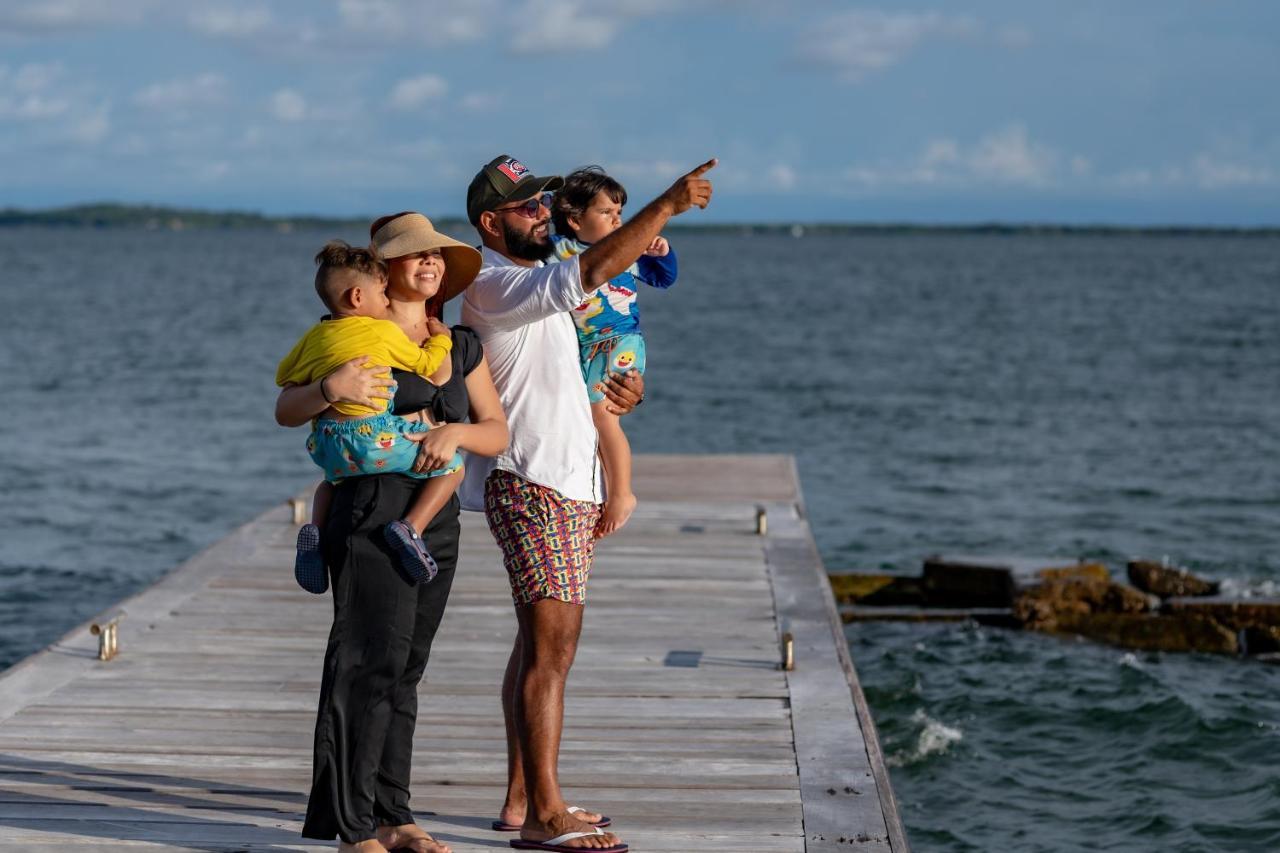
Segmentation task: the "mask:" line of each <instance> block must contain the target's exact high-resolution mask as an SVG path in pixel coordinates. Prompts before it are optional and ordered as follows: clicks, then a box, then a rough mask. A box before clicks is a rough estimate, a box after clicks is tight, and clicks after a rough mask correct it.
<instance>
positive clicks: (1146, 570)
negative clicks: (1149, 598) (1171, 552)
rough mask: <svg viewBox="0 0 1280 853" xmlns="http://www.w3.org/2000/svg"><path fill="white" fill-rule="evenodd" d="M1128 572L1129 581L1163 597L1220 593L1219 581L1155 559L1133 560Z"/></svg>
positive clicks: (1141, 588) (1139, 587) (1145, 590)
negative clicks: (1198, 575)
mask: <svg viewBox="0 0 1280 853" xmlns="http://www.w3.org/2000/svg"><path fill="white" fill-rule="evenodd" d="M1128 574H1129V583H1131V584H1133V585H1134V586H1136V587H1137V588H1138V589H1140V590H1142V591H1143V592H1149V593H1151V594H1152V595H1158V596H1160V597H1161V598H1181V597H1186V596H1201V595H1217V594H1218V584H1217V582H1215V581H1207V580H1204V579H1203V578H1200V577H1196V576H1195V575H1193V574H1192V573H1191V572H1189V571H1187V570H1186V569H1181V568H1177V567H1172V566H1166V565H1164V564H1163V563H1157V562H1155V561H1154V560H1131V561H1130V562H1129V565H1128Z"/></svg>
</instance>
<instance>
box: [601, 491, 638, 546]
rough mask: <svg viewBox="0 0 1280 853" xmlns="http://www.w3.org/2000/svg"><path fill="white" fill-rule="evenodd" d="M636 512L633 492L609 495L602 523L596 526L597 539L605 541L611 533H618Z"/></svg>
mask: <svg viewBox="0 0 1280 853" xmlns="http://www.w3.org/2000/svg"><path fill="white" fill-rule="evenodd" d="M635 511H636V496H635V495H634V494H632V493H631V492H625V493H623V494H618V495H609V497H608V499H607V500H606V501H605V502H604V511H603V512H601V513H600V521H599V523H598V524H596V538H597V539H603V538H604V537H606V536H608V535H610V534H611V533H617V532H618V531H619V530H621V529H622V526H623V525H624V524H626V523H627V520H628V519H630V518H631V513H633V512H635Z"/></svg>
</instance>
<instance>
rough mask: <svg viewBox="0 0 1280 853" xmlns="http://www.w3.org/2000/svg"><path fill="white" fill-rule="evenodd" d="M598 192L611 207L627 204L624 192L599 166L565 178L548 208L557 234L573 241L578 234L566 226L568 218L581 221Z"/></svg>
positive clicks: (575, 172) (582, 169) (581, 170)
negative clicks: (572, 238)
mask: <svg viewBox="0 0 1280 853" xmlns="http://www.w3.org/2000/svg"><path fill="white" fill-rule="evenodd" d="M599 192H603V193H604V194H605V195H607V196H608V197H609V198H611V199H612V200H613V202H614V204H626V203H627V191H626V189H625V188H624V187H623V186H622V184H620V183H618V182H617V181H615V180H614V179H613V178H611V177H609V176H608V175H606V174H605V172H604V169H602V168H600V167H599V166H583V167H582V168H581V169H575V170H574V171H573V172H572V173H571V174H570V175H569V176H568V177H566V178H565V179H564V186H563V187H561V188H560V189H558V190H556V200H555V204H553V205H551V221H552V222H554V223H555V226H556V233H557V234H560V235H563V236H565V237H574V238H576V237H577V236H578V234H577V232H575V231H574V230H573V226H572V225H570V224H569V217H570V216H574V217H580V216H582V215H583V214H584V213H586V212H587V206H588V205H590V204H591V200H592V199H594V198H595V197H596V193H599Z"/></svg>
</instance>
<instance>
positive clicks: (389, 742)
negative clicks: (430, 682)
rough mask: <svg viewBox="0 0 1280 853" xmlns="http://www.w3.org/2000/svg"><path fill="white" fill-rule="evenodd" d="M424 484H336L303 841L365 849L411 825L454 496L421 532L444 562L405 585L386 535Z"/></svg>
mask: <svg viewBox="0 0 1280 853" xmlns="http://www.w3.org/2000/svg"><path fill="white" fill-rule="evenodd" d="M420 482H421V481H419V480H415V479H413V478H411V477H406V476H404V475H400V474H382V475H377V476H371V477H356V478H352V479H350V480H347V481H345V482H343V483H342V484H340V485H339V487H338V489H337V491H336V493H335V495H334V500H333V504H332V510H331V511H330V513H329V518H328V520H327V522H326V524H325V528H324V533H323V536H322V542H323V547H324V552H325V561H326V562H327V563H328V565H329V576H330V581H331V588H332V590H333V628H332V629H331V630H330V632H329V646H328V650H327V651H326V652H325V657H324V677H323V681H322V683H321V686H320V708H319V713H318V714H317V717H316V737H315V760H314V765H313V770H312V781H311V796H310V799H309V800H308V801H307V818H306V823H305V824H304V825H303V827H302V834H303V836H304V837H306V838H322V839H332V838H334V837H335V836H337V837H339V838H341V839H342V840H343V841H348V842H353V843H354V842H359V841H365V840H367V839H370V838H373V837H374V832H375V830H376V828H377V827H378V826H395V825H399V824H404V823H411V822H412V821H413V815H412V813H411V812H410V811H409V772H410V764H411V759H412V752H413V729H414V724H415V723H416V722H417V716H418V682H419V681H420V680H421V679H422V673H423V671H424V670H425V669H426V666H427V658H428V656H429V654H430V652H431V641H432V639H433V638H434V637H435V633H436V629H437V628H438V627H440V619H441V617H442V616H443V615H444V607H445V604H446V603H447V602H448V600H449V588H450V587H451V586H452V585H453V575H454V570H455V569H456V568H457V564H458V533H459V526H458V499H457V498H456V497H455V498H454V499H453V500H452V501H451V502H450V503H449V505H448V506H446V507H445V508H444V509H443V510H441V511H440V513H439V515H437V516H436V517H435V519H434V520H433V521H432V522H431V524H430V526H428V528H427V530H426V540H427V547H428V549H429V550H430V551H431V555H432V556H433V557H434V558H435V560H436V563H437V564H438V565H439V567H440V573H439V574H438V575H436V577H435V580H433V581H431V582H430V583H427V584H419V585H417V586H409V585H408V584H407V583H406V582H405V581H404V580H403V579H402V578H401V576H400V574H399V572H397V571H396V569H395V566H394V564H393V560H394V559H395V558H394V557H393V556H392V553H391V550H390V548H388V547H387V545H386V543H385V542H384V541H383V537H382V528H383V527H384V526H386V524H387V522H388V521H392V520H394V519H397V518H402V517H403V516H404V512H405V510H406V509H407V508H408V506H409V503H410V501H411V500H412V498H413V494H414V491H415V490H416V488H417V486H418V485H419V484H420Z"/></svg>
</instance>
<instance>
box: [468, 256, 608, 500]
mask: <svg viewBox="0 0 1280 853" xmlns="http://www.w3.org/2000/svg"><path fill="white" fill-rule="evenodd" d="M481 258H482V264H481V267H480V273H479V275H477V276H476V280H475V281H474V282H472V284H471V286H470V287H469V288H467V290H466V295H465V296H464V297H463V300H462V322H463V324H465V325H468V326H470V327H471V328H473V329H475V330H476V332H477V333H478V334H479V335H480V340H481V341H482V342H483V343H484V353H485V358H486V359H488V362H489V370H490V371H491V372H492V373H493V384H494V385H495V386H496V387H497V389H498V399H499V400H500V401H501V402H502V408H503V410H504V411H505V412H506V414H507V424H508V426H509V427H510V430H511V441H510V444H509V445H508V446H507V449H506V450H505V451H503V452H502V453H500V454H499V455H498V456H496V457H492V458H490V457H485V456H475V455H472V454H467V459H466V466H467V469H466V477H465V479H464V480H463V483H462V486H461V488H460V489H459V490H458V495H459V499H460V500H461V502H462V506H463V508H464V509H469V510H483V509H484V481H485V478H486V477H488V476H489V473H490V472H491V471H493V470H494V469H495V468H498V469H501V470H503V471H510V472H511V473H513V474H515V475H517V476H519V477H521V478H523V479H525V480H528V481H529V482H532V483H537V484H538V485H541V486H546V487H548V488H551V489H554V490H556V491H557V492H559V493H560V494H562V495H564V496H565V497H566V498H570V499H571V500H579V501H592V502H594V503H599V502H600V501H601V500H602V499H603V494H602V490H601V484H600V466H599V462H598V460H597V457H596V445H597V436H596V428H595V424H594V423H593V422H592V420H591V404H590V402H589V401H588V399H587V386H586V384H585V383H584V382H583V379H582V367H581V365H580V362H579V356H578V332H577V329H576V327H575V326H574V325H573V319H572V318H571V317H570V316H569V312H570V311H572V310H573V309H574V308H576V307H577V306H578V305H580V304H582V301H583V300H584V299H586V298H587V293H586V291H584V290H583V289H582V275H581V272H580V270H579V266H578V258H577V257H576V256H575V257H573V258H570V259H569V260H568V261H565V262H563V263H558V264H550V265H545V264H542V263H541V262H539V263H538V265H537V266H534V267H525V266H520V265H519V264H516V263H514V262H513V261H511V259H509V258H507V257H506V256H504V255H501V254H499V253H498V252H495V251H493V250H492V249H489V248H488V247H485V248H484V249H483V250H482V251H481Z"/></svg>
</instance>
